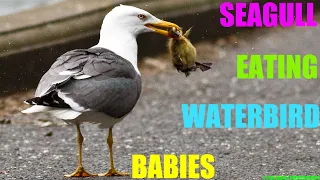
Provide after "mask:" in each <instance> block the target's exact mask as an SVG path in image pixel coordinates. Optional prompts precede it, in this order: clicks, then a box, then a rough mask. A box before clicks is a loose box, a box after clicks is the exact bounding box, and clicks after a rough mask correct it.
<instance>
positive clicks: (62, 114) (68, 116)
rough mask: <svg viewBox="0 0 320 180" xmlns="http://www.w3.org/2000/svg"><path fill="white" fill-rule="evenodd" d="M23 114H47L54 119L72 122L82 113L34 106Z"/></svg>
mask: <svg viewBox="0 0 320 180" xmlns="http://www.w3.org/2000/svg"><path fill="white" fill-rule="evenodd" d="M21 112H22V113H25V114H32V113H43V112H48V113H50V114H51V115H53V116H54V117H56V118H58V119H63V120H72V119H75V118H77V117H78V116H80V115H81V114H82V113H81V112H78V111H74V110H72V109H64V108H54V107H48V106H41V105H34V106H32V107H30V108H28V109H25V110H23V111H21Z"/></svg>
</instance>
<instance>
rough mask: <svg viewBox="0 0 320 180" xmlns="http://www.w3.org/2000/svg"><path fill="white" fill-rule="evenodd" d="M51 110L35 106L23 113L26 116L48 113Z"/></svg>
mask: <svg viewBox="0 0 320 180" xmlns="http://www.w3.org/2000/svg"><path fill="white" fill-rule="evenodd" d="M49 110H50V107H47V106H39V105H34V106H32V107H30V108H28V109H25V110H23V111H21V112H22V113H24V114H32V113H40V112H48V111H49Z"/></svg>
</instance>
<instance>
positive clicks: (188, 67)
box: [168, 27, 212, 77]
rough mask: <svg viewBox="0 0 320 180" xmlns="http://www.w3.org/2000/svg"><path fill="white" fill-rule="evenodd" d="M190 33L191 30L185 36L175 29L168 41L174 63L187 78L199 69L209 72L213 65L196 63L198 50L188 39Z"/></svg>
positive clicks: (170, 32) (172, 30) (171, 30)
mask: <svg viewBox="0 0 320 180" xmlns="http://www.w3.org/2000/svg"><path fill="white" fill-rule="evenodd" d="M190 33H191V28H190V29H188V30H187V31H186V32H185V33H184V34H183V32H182V30H177V28H175V27H173V28H171V29H170V30H169V35H170V37H172V38H170V39H169V41H168V48H169V53H170V55H171V57H172V63H173V65H174V67H175V68H176V69H177V70H178V71H179V72H183V73H185V75H186V77H188V76H189V75H190V72H193V71H196V70H197V68H200V69H201V70H202V71H207V70H209V69H210V68H211V67H210V66H211V65H212V63H199V62H196V56H197V50H196V48H195V47H194V46H193V45H192V44H191V42H190V41H189V39H188V37H189V35H190Z"/></svg>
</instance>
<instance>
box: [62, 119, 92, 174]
mask: <svg viewBox="0 0 320 180" xmlns="http://www.w3.org/2000/svg"><path fill="white" fill-rule="evenodd" d="M76 126H77V133H78V153H79V154H78V168H77V169H76V170H75V171H74V173H72V174H69V175H64V176H65V177H89V176H97V175H94V174H91V173H88V172H87V171H86V170H84V168H83V166H82V142H83V136H82V134H81V130H80V124H76Z"/></svg>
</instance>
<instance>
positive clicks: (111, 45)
mask: <svg viewBox="0 0 320 180" xmlns="http://www.w3.org/2000/svg"><path fill="white" fill-rule="evenodd" d="M106 26H107V24H104V25H103V26H102V29H101V32H100V40H99V43H98V44H97V45H96V46H94V47H102V48H105V49H108V50H110V51H112V52H114V53H116V54H117V55H119V56H121V57H123V58H124V59H126V60H128V61H130V62H131V64H132V65H133V67H134V69H135V70H136V71H137V73H138V74H139V75H140V71H139V69H138V58H137V56H138V44H137V40H136V36H135V35H134V34H132V33H129V32H128V31H126V30H121V29H119V28H116V27H112V25H111V24H108V27H106Z"/></svg>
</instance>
